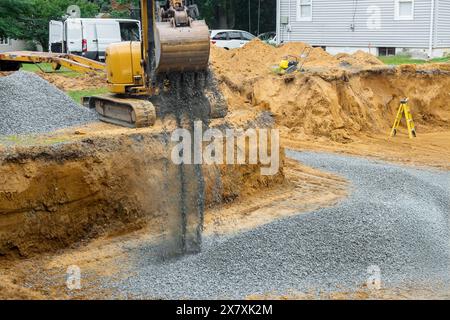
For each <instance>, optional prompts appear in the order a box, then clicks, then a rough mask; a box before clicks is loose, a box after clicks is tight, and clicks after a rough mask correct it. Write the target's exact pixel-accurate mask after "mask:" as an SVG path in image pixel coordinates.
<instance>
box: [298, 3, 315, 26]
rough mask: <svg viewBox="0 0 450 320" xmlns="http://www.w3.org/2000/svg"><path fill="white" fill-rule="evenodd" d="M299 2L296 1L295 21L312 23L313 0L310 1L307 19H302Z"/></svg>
mask: <svg viewBox="0 0 450 320" xmlns="http://www.w3.org/2000/svg"><path fill="white" fill-rule="evenodd" d="M300 1H301V0H297V13H296V14H297V21H312V16H313V2H314V1H313V0H310V1H311V15H310V16H309V17H302V15H301V12H300V8H301V7H300Z"/></svg>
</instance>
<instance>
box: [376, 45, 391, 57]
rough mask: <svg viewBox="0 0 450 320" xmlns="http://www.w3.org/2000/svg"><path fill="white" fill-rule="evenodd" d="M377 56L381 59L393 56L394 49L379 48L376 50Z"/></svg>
mask: <svg viewBox="0 0 450 320" xmlns="http://www.w3.org/2000/svg"><path fill="white" fill-rule="evenodd" d="M378 55H379V56H381V57H386V56H395V48H387V47H380V48H378Z"/></svg>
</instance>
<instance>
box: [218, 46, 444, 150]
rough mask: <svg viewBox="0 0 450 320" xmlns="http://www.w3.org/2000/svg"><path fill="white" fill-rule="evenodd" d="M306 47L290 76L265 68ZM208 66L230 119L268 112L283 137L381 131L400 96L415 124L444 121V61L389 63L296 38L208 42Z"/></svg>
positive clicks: (338, 137)
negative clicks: (276, 42)
mask: <svg viewBox="0 0 450 320" xmlns="http://www.w3.org/2000/svg"><path fill="white" fill-rule="evenodd" d="M305 48H306V49H305ZM309 50H311V53H310V54H309V56H308V58H307V59H306V61H305V64H304V66H305V70H304V71H303V72H300V73H297V74H295V75H294V76H293V77H292V78H289V81H286V78H284V77H281V76H278V75H275V74H273V72H271V70H270V66H271V65H273V64H276V63H277V62H278V61H279V60H280V59H281V58H282V57H283V56H285V55H288V54H293V55H295V54H297V55H300V54H301V53H302V52H303V54H305V52H306V54H307V52H308V51H309ZM212 65H213V68H214V70H215V72H216V74H217V76H218V78H219V80H220V81H221V89H222V90H223V92H224V93H225V95H226V97H227V98H228V101H229V104H230V109H231V110H233V111H234V112H232V115H230V118H231V120H230V121H231V122H234V121H235V118H239V117H242V113H243V112H246V113H250V114H251V113H253V112H263V111H267V112H270V113H272V114H273V115H274V117H275V120H276V124H277V125H278V126H279V127H280V128H281V129H282V133H283V134H284V135H285V136H288V137H289V138H293V137H297V138H298V139H304V138H305V137H315V138H317V137H325V138H329V139H331V140H333V141H338V142H350V141H352V137H353V136H354V135H355V134H359V133H362V134H370V133H374V132H385V131H387V130H389V127H390V126H391V125H392V123H393V121H394V118H395V113H396V111H397V108H398V106H399V101H400V99H402V98H404V97H408V98H410V105H411V107H412V111H413V115H414V117H415V120H416V122H417V124H418V129H419V130H424V129H425V130H426V129H436V128H438V127H445V128H447V127H448V126H449V125H450V107H449V104H448V99H447V98H448V89H447V88H448V86H449V85H450V76H449V72H448V69H449V65H433V64H430V65H426V66H413V65H407V66H401V67H398V68H393V67H389V66H385V65H383V64H382V62H381V61H380V60H378V59H377V58H376V57H374V56H372V55H370V54H367V53H365V52H362V51H358V52H356V53H355V54H352V55H348V54H340V55H336V56H331V55H329V54H328V53H326V52H324V51H323V50H322V49H320V48H314V49H311V48H310V47H308V46H307V45H305V44H303V43H288V44H285V45H284V46H281V47H279V48H275V47H272V46H269V45H266V44H264V43H262V42H261V41H252V42H250V43H249V44H248V45H246V46H244V47H243V48H241V49H237V50H233V51H227V50H223V49H219V48H213V50H212Z"/></svg>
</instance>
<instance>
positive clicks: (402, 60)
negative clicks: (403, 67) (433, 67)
mask: <svg viewBox="0 0 450 320" xmlns="http://www.w3.org/2000/svg"><path fill="white" fill-rule="evenodd" d="M378 59H380V60H381V61H383V62H384V63H385V64H389V65H399V64H424V63H439V62H450V57H445V58H435V59H431V60H422V59H412V58H411V57H408V56H401V55H398V56H390V57H378Z"/></svg>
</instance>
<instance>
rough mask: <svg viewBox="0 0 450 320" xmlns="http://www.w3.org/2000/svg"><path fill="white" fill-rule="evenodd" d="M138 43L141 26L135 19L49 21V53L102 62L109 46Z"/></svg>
mask: <svg viewBox="0 0 450 320" xmlns="http://www.w3.org/2000/svg"><path fill="white" fill-rule="evenodd" d="M140 40H141V23H140V21H138V20H131V19H82V18H68V19H67V20H65V21H55V20H52V21H50V30H49V52H57V53H71V54H76V55H80V56H84V57H86V58H89V59H93V60H98V61H105V51H106V47H107V46H108V45H109V44H111V43H116V42H122V41H140Z"/></svg>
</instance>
